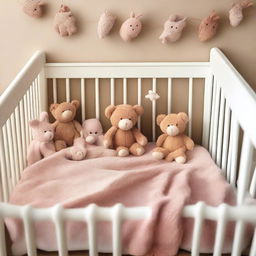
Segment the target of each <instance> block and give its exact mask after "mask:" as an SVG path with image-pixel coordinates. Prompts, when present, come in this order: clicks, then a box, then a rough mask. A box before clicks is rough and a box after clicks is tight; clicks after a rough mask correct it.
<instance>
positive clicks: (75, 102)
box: [71, 100, 80, 109]
mask: <svg viewBox="0 0 256 256" xmlns="http://www.w3.org/2000/svg"><path fill="white" fill-rule="evenodd" d="M71 104H72V105H73V106H75V107H76V109H78V108H79V106H80V102H79V100H72V101H71Z"/></svg>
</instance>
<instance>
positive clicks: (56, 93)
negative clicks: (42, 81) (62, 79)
mask: <svg viewBox="0 0 256 256" xmlns="http://www.w3.org/2000/svg"><path fill="white" fill-rule="evenodd" d="M52 90H53V103H57V102H58V98H57V95H58V88H57V81H56V78H53V79H52Z"/></svg>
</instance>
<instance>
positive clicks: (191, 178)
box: [6, 145, 235, 256]
mask: <svg viewBox="0 0 256 256" xmlns="http://www.w3.org/2000/svg"><path fill="white" fill-rule="evenodd" d="M152 147H153V146H152V145H149V146H148V147H147V151H146V154H145V155H143V156H141V157H134V156H130V157H126V158H120V157H101V158H96V159H87V160H84V161H80V162H75V161H70V160H67V159H65V158H64V154H63V152H58V153H56V154H54V155H52V156H50V157H48V158H46V159H43V160H42V161H39V162H37V163H36V164H34V165H32V166H30V167H28V168H27V169H25V170H24V173H23V175H22V179H21V181H20V182H19V184H18V185H17V187H16V188H15V190H14V192H13V193H12V196H11V199H10V203H12V204H17V205H24V204H32V205H33V206H35V207H50V206H53V205H54V204H56V203H60V204H62V205H63V206H64V207H65V208H77V207H84V206H86V205H88V204H90V203H96V204H97V205H100V206H112V205H113V204H116V203H120V202H121V203H123V204H124V205H125V206H149V207H151V208H152V217H151V218H150V219H149V220H143V221H126V222H124V223H123V226H122V241H123V250H124V253H128V254H132V255H144V254H155V255H159V256H161V255H175V254H176V253H177V250H178V248H179V247H182V248H185V249H190V248H191V237H192V233H191V230H192V228H193V222H192V221H191V220H189V219H188V220H186V221H185V220H184V219H183V218H182V216H181V212H182V209H183V207H184V205H187V204H194V203H196V202H197V201H202V200H203V201H205V202H206V203H207V204H209V205H213V206H216V205H219V204H221V203H223V202H226V203H229V204H234V202H235V194H234V191H233V190H232V188H231V186H230V185H229V184H228V183H227V182H226V181H225V179H224V178H223V177H222V176H221V174H220V170H219V168H218V167H217V166H216V165H215V164H214V162H213V161H212V159H211V157H210V155H209V153H208V152H207V151H206V150H205V149H204V148H203V147H200V146H196V147H195V149H194V150H193V151H192V152H189V153H188V162H187V163H186V164H184V165H181V164H177V163H175V162H173V163H168V162H166V161H164V160H161V161H156V160H154V159H153V158H152V157H151V153H150V150H151V149H152ZM6 224H7V227H8V230H9V233H10V235H11V238H12V241H13V254H15V255H21V254H23V253H24V252H25V243H24V237H23V229H22V225H21V224H20V222H19V221H17V220H13V219H8V220H6ZM35 227H36V236H37V247H38V248H39V249H42V250H46V251H51V250H57V245H56V240H55V231H54V226H53V224H52V223H50V222H48V221H47V222H46V221H45V222H40V223H36V225H35ZM66 230H67V239H68V248H69V249H70V250H83V249H88V243H87V233H86V224H84V223H78V222H68V223H67V224H66ZM214 230H215V224H214V223H212V222H210V221H206V222H205V224H204V228H203V234H202V240H201V251H202V252H211V250H212V247H213V241H214V235H215V232H214ZM232 232H233V226H232V225H229V227H228V229H227V239H226V241H225V243H224V251H226V252H227V251H229V250H230V242H231V239H232ZM97 239H98V249H99V251H100V252H110V251H111V249H112V240H111V225H110V223H106V222H104V223H99V225H98V233H97Z"/></svg>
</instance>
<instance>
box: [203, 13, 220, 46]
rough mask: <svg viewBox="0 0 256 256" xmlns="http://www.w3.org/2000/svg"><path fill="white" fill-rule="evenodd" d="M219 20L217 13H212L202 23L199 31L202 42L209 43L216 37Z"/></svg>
mask: <svg viewBox="0 0 256 256" xmlns="http://www.w3.org/2000/svg"><path fill="white" fill-rule="evenodd" d="M219 20H220V17H219V16H218V15H217V14H216V12H215V11H212V13H211V14H210V15H209V16H208V17H206V18H204V19H203V20H202V21H201V23H200V25H199V30H198V37H199V40H200V41H201V42H205V41H208V40H210V39H211V38H213V37H214V36H215V35H216V32H217V28H218V26H219Z"/></svg>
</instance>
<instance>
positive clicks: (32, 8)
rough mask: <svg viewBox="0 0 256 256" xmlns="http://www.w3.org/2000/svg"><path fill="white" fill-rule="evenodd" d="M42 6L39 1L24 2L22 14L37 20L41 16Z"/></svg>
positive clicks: (29, 0) (27, 0)
mask: <svg viewBox="0 0 256 256" xmlns="http://www.w3.org/2000/svg"><path fill="white" fill-rule="evenodd" d="M43 5H44V3H43V2H42V1H41V0H26V1H25V2H24V5H23V12H24V13H26V14H27V15H29V16H31V17H34V18H39V17H41V16H42V15H43Z"/></svg>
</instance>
